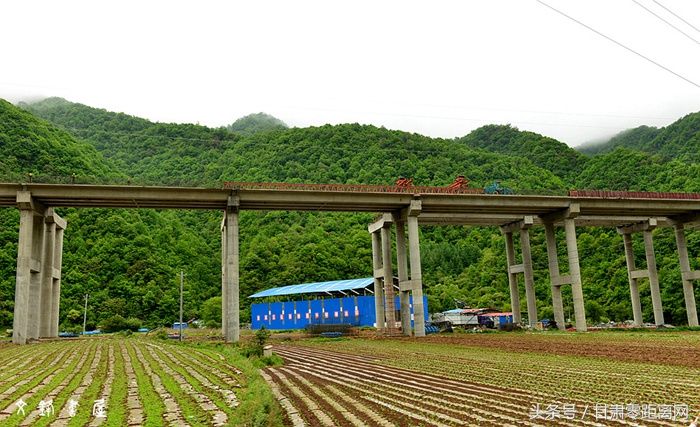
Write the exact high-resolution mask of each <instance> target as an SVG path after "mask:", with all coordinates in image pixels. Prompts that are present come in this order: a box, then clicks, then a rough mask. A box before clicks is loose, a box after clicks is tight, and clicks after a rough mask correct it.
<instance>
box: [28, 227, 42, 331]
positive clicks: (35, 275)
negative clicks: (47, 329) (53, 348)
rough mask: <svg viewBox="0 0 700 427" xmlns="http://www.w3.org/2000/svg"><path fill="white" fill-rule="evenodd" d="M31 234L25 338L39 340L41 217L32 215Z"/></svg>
mask: <svg viewBox="0 0 700 427" xmlns="http://www.w3.org/2000/svg"><path fill="white" fill-rule="evenodd" d="M33 228H34V231H33V232H32V256H31V267H30V271H31V274H30V279H29V301H28V309H27V310H28V311H27V338H28V339H39V336H40V329H41V317H42V316H41V309H42V302H41V297H42V292H41V287H42V283H43V280H42V279H43V274H42V271H43V269H42V265H43V264H44V241H45V238H46V233H45V231H44V230H45V229H46V223H45V222H44V217H43V216H41V215H36V214H35V215H34V218H33Z"/></svg>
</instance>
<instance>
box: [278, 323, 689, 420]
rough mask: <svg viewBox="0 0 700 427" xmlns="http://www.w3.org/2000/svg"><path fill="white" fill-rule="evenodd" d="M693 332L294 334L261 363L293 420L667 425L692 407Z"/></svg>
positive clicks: (682, 416) (682, 418)
mask: <svg viewBox="0 0 700 427" xmlns="http://www.w3.org/2000/svg"><path fill="white" fill-rule="evenodd" d="M699 341H700V334H697V333H690V332H664V333H631V332H630V333H620V332H595V333H588V334H572V333H569V334H563V333H552V334H549V333H535V334H529V333H528V334H526V333H522V334H521V333H514V334H500V333H499V334H469V335H466V334H464V335H451V336H431V337H428V338H426V339H421V340H418V341H416V340H410V339H401V338H399V339H371V338H358V339H338V340H326V341H321V340H294V341H284V342H280V343H279V344H276V345H275V352H276V353H277V354H279V355H281V356H282V357H283V359H284V360H285V364H284V366H280V367H272V368H266V369H265V370H264V375H265V376H266V379H268V381H270V382H271V383H273V384H274V392H275V393H276V395H277V396H278V398H279V399H281V401H282V404H283V406H284V407H285V409H286V410H287V412H288V413H289V414H290V415H289V418H290V420H291V421H292V422H294V423H295V424H297V425H302V424H307V425H325V426H332V425H347V426H351V425H384V426H389V425H407V426H408V425H434V426H458V425H473V426H503V425H571V426H573V425H577V426H578V425H581V426H584V425H588V426H595V425H667V426H688V425H689V424H690V423H691V421H692V420H693V419H694V418H695V417H696V416H698V415H699V413H698V411H700V368H699V367H698V366H699V365H698V357H699V356H698V350H699V349H700V345H698V344H699Z"/></svg>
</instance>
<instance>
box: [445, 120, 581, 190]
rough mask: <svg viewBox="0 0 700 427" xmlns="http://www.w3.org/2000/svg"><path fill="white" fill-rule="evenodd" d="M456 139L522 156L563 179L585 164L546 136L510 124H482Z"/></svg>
mask: <svg viewBox="0 0 700 427" xmlns="http://www.w3.org/2000/svg"><path fill="white" fill-rule="evenodd" d="M457 141H458V142H460V143H463V144H466V145H468V146H470V147H474V148H483V149H486V150H489V151H492V152H495V153H501V154H505V155H508V156H514V157H522V158H525V159H528V160H530V161H531V162H532V163H534V164H535V165H537V166H539V167H541V168H543V169H547V170H549V171H551V172H552V173H554V174H555V175H557V176H558V177H561V178H564V179H572V178H573V177H575V175H576V174H577V173H578V171H579V170H580V169H581V168H582V167H583V166H584V165H585V163H586V158H585V157H584V156H582V155H581V153H579V152H578V151H576V150H574V149H573V148H571V147H569V146H568V145H566V144H564V143H563V142H560V141H557V140H556V139H552V138H549V137H546V136H542V135H539V134H536V133H534V132H527V131H520V130H518V129H517V128H515V127H512V126H510V125H506V126H503V125H487V126H482V127H480V128H478V129H476V130H474V131H472V132H471V133H469V134H468V135H466V136H464V137H462V138H459V139H457Z"/></svg>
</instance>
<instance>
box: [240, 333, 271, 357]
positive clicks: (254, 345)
mask: <svg viewBox="0 0 700 427" xmlns="http://www.w3.org/2000/svg"><path fill="white" fill-rule="evenodd" d="M268 338H270V331H268V330H267V329H265V327H264V326H263V327H261V328H260V329H258V330H257V331H255V336H254V337H253V340H252V341H251V343H250V344H249V345H248V346H246V347H245V348H243V349H242V350H241V353H243V355H245V356H247V357H251V356H255V357H262V355H263V349H264V348H265V344H267V340H268Z"/></svg>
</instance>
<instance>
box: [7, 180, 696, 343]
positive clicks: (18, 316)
mask: <svg viewBox="0 0 700 427" xmlns="http://www.w3.org/2000/svg"><path fill="white" fill-rule="evenodd" d="M226 187H228V188H220V189H212V188H191V187H153V186H112V185H81V184H39V183H0V206H5V207H15V208H18V209H19V210H20V233H19V246H18V253H17V277H16V287H15V311H14V323H13V342H15V343H18V344H24V343H26V342H27V340H28V339H36V338H39V337H53V336H56V335H57V333H58V306H59V304H58V302H59V298H60V283H61V252H62V245H63V230H65V228H66V222H65V221H64V220H63V219H62V218H60V216H58V215H57V214H56V212H55V210H54V209H55V208H59V207H76V208H152V209H210V210H220V211H223V213H224V215H223V220H222V225H221V235H222V296H223V298H222V313H223V322H222V323H223V333H224V337H225V339H226V341H228V342H234V341H238V338H239V295H238V294H239V242H238V234H239V233H238V215H239V212H240V211H241V210H299V211H343V212H374V213H377V214H380V215H379V216H378V218H377V220H376V221H375V222H374V223H372V224H370V225H369V227H368V231H369V232H370V233H371V236H372V249H373V268H374V277H375V298H376V299H377V302H378V303H377V304H375V306H376V309H377V313H376V314H377V319H385V321H384V322H378V325H377V326H378V329H380V330H386V331H389V332H391V331H392V330H398V324H397V322H396V319H395V314H394V309H393V301H394V298H393V295H394V289H393V284H392V283H393V281H392V279H391V278H392V277H393V273H394V268H393V266H392V265H391V260H392V257H393V248H392V247H393V242H392V241H391V236H392V233H391V231H392V228H393V227H395V229H396V255H397V258H396V259H397V266H396V267H397V271H398V277H399V283H400V286H399V294H400V298H401V301H404V300H405V301H406V302H407V301H408V298H409V295H411V294H413V301H416V307H415V308H414V316H415V335H416V336H422V335H424V334H425V330H424V320H425V319H423V318H422V317H423V308H422V307H420V305H422V301H423V299H422V293H423V285H422V279H421V264H420V245H419V240H418V239H419V237H418V236H419V234H418V227H419V225H438V224H444V225H472V226H498V227H500V229H501V231H502V233H503V234H504V236H505V241H506V257H507V260H508V263H507V265H508V269H507V271H506V273H507V274H508V279H509V284H510V292H511V305H512V307H513V314H514V318H515V321H516V322H518V323H519V322H521V321H522V319H521V315H520V310H519V309H518V308H519V307H520V293H519V284H518V281H519V277H520V276H521V275H522V276H523V277H524V285H525V295H526V299H527V312H528V324H530V325H531V326H534V324H535V322H536V320H537V308H536V306H535V292H534V279H533V267H532V257H531V247H530V238H529V230H530V229H531V228H532V227H536V226H542V227H544V230H545V235H546V243H547V253H548V260H549V270H550V278H551V291H552V301H553V309H554V317H555V321H556V322H557V325H558V326H559V327H560V328H563V327H564V324H565V322H564V320H565V319H564V311H563V302H562V297H561V287H562V286H571V288H572V295H573V305H574V312H575V319H576V329H577V330H578V331H585V330H586V319H585V308H584V295H583V290H582V285H581V272H580V267H579V256H578V249H577V243H576V227H577V226H579V227H581V226H586V227H587V226H606V227H616V228H617V230H618V232H619V233H620V234H621V235H622V238H623V242H624V247H625V255H626V259H627V267H628V279H629V285H630V295H631V300H632V308H633V317H634V322H635V324H638V325H641V323H642V311H641V305H640V299H639V289H638V281H639V279H642V278H647V279H648V280H649V282H650V288H651V297H652V304H653V309H654V310H653V311H654V317H655V323H656V324H657V325H662V324H663V323H664V319H663V308H662V305H661V294H660V290H659V281H658V273H657V271H656V260H655V255H654V247H653V236H652V230H653V229H654V228H657V227H673V228H674V230H675V235H676V242H677V248H678V255H679V263H680V269H681V275H682V286H683V292H684V297H685V305H686V310H687V313H688V324H689V325H690V326H698V313H697V309H696V304H695V295H694V286H693V283H694V281H696V280H698V279H700V271H692V270H691V268H690V262H689V257H688V250H687V245H686V237H685V230H686V229H687V228H695V227H697V226H698V225H699V224H700V196H699V197H695V196H697V195H691V196H692V197H687V196H683V195H679V196H674V195H672V194H671V195H664V194H660V193H646V194H645V193H629V195H628V196H625V197H620V196H619V195H618V196H615V195H613V196H612V197H611V196H610V195H605V194H604V195H601V196H590V195H575V196H543V195H495V194H480V193H476V192H474V191H468V192H467V191H465V192H460V191H447V190H445V189H441V191H430V190H429V188H428V187H425V188H422V187H421V188H408V189H400V190H398V189H396V191H394V189H392V188H390V187H381V186H343V185H334V186H319V185H309V186H304V185H295V186H287V185H277V186H274V185H253V186H245V185H240V186H236V185H234V186H226ZM470 190H473V189H470ZM555 227H563V228H564V230H565V236H566V246H567V253H568V256H567V260H566V261H567V264H568V272H567V273H565V274H563V273H561V271H560V267H559V260H558V255H557V250H556V233H555ZM406 233H407V235H406ZM514 233H517V234H519V236H520V253H521V256H520V258H521V259H522V262H518V261H516V259H517V257H516V248H515V245H514V238H513V234H514ZM633 233H642V234H643V235H644V242H645V255H646V260H647V266H646V268H645V269H637V268H636V266H635V263H634V253H633V250H632V240H631V235H632V234H633ZM385 284H387V286H385ZM401 307H402V309H405V310H410V308H409V304H408V303H406V304H403V303H402V304H401ZM410 317H411V313H410V312H402V313H401V319H402V325H401V329H402V331H403V333H404V334H407V335H410V334H411V329H410Z"/></svg>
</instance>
